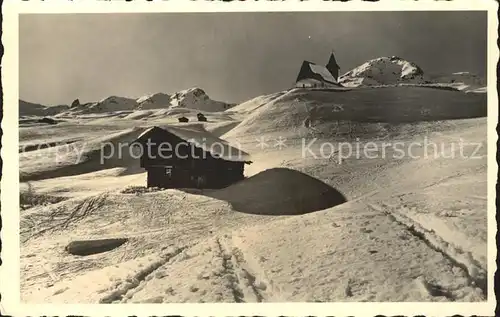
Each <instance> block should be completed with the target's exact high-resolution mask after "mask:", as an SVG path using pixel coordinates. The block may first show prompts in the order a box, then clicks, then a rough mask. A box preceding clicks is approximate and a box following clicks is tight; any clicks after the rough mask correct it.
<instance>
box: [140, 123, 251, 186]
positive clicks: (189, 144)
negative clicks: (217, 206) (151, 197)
mask: <svg viewBox="0 0 500 317" xmlns="http://www.w3.org/2000/svg"><path fill="white" fill-rule="evenodd" d="M134 143H135V144H136V145H139V146H141V147H142V150H141V154H142V156H141V158H140V166H141V167H142V168H144V169H146V171H147V174H148V175H147V186H148V187H160V188H223V187H227V186H229V185H231V184H232V183H235V182H237V181H240V180H242V179H243V178H244V166H245V164H250V163H252V162H251V161H250V155H249V154H247V153H245V152H243V151H241V150H239V149H237V148H234V147H232V146H231V145H229V144H228V143H227V142H226V141H224V140H222V139H219V138H218V137H216V136H214V135H213V134H211V133H210V132H208V131H206V130H205V129H204V128H203V126H202V125H201V124H199V125H192V126H188V127H173V126H163V127H156V126H155V127H152V128H150V129H148V130H146V131H144V132H143V133H142V134H141V135H140V136H139V137H138V138H137V140H135V141H134Z"/></svg>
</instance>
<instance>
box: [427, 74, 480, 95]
mask: <svg viewBox="0 0 500 317" xmlns="http://www.w3.org/2000/svg"><path fill="white" fill-rule="evenodd" d="M431 81H432V82H433V83H442V84H446V85H448V86H451V87H454V88H456V89H458V90H467V91H474V92H486V80H485V79H484V78H482V77H480V76H478V75H476V74H473V73H470V72H457V73H453V74H451V75H448V74H444V75H436V76H432V77H431Z"/></svg>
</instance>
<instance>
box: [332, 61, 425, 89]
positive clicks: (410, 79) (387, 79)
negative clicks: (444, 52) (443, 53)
mask: <svg viewBox="0 0 500 317" xmlns="http://www.w3.org/2000/svg"><path fill="white" fill-rule="evenodd" d="M402 82H405V83H424V82H425V79H424V72H423V70H422V69H421V68H420V67H419V66H418V65H417V64H415V63H413V62H409V61H407V60H404V59H402V58H400V57H398V56H392V57H379V58H376V59H372V60H369V61H367V62H365V63H364V64H362V65H360V66H358V67H356V68H354V69H352V70H350V71H349V72H347V73H345V74H344V75H342V76H340V78H339V83H341V84H342V85H343V86H346V87H358V86H361V85H363V86H377V85H395V84H398V83H402Z"/></svg>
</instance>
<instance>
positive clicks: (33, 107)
mask: <svg viewBox="0 0 500 317" xmlns="http://www.w3.org/2000/svg"><path fill="white" fill-rule="evenodd" d="M68 108H69V107H68V106H67V105H59V106H44V105H41V104H37V103H32V102H28V101H24V100H19V116H21V117H25V116H39V117H44V116H53V115H55V114H57V113H59V112H62V111H65V110H68Z"/></svg>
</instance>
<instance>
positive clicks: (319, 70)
mask: <svg viewBox="0 0 500 317" xmlns="http://www.w3.org/2000/svg"><path fill="white" fill-rule="evenodd" d="M309 67H310V68H311V71H313V72H314V73H316V74H318V75H320V76H321V77H322V78H323V79H325V80H326V81H329V82H332V83H336V82H337V81H336V80H335V78H333V76H332V74H331V73H330V72H329V71H328V69H326V67H324V66H321V65H317V64H313V63H309Z"/></svg>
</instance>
